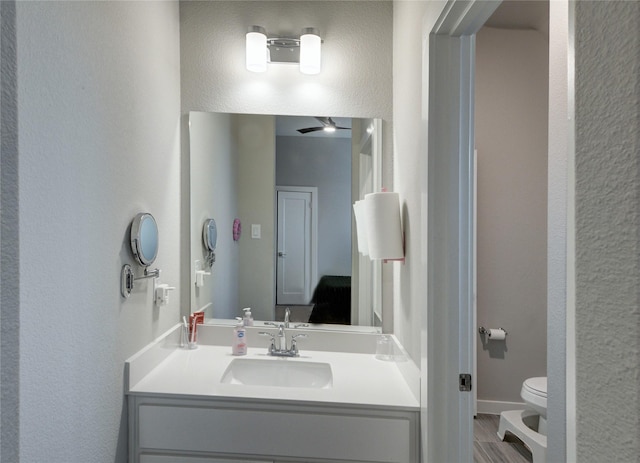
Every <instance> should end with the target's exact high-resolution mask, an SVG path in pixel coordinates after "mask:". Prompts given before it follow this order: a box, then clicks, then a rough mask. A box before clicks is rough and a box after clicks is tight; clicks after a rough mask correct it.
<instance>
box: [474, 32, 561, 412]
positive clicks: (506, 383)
mask: <svg viewBox="0 0 640 463" xmlns="http://www.w3.org/2000/svg"><path fill="white" fill-rule="evenodd" d="M548 48H549V43H548V41H547V40H546V37H545V35H543V33H541V32H538V31H534V30H511V29H496V28H488V27H484V28H482V29H481V30H480V31H479V32H478V34H477V36H476V74H475V91H476V93H475V123H476V125H475V130H476V148H477V150H478V162H477V168H478V196H477V201H478V203H477V205H478V219H477V221H478V228H477V230H478V239H477V246H478V250H477V265H478V270H477V272H478V276H477V278H478V282H477V285H478V286H477V297H478V325H479V326H480V325H483V326H485V327H487V328H496V327H500V326H502V327H504V328H505V329H506V330H507V331H508V333H509V335H508V337H507V340H506V341H504V342H486V338H483V337H482V336H478V359H477V361H478V377H477V382H476V385H477V391H478V400H495V401H507V402H521V401H522V399H521V398H520V388H521V387H522V382H523V381H524V380H525V379H527V378H530V377H532V376H546V375H547V368H546V357H547V343H546V331H547V125H548V122H547V121H548V104H547V101H548V85H549V77H548V76H549V64H548V63H549V58H548V55H549V53H548ZM482 341H484V343H483V342H482Z"/></svg>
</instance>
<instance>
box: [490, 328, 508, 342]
mask: <svg viewBox="0 0 640 463" xmlns="http://www.w3.org/2000/svg"><path fill="white" fill-rule="evenodd" d="M506 337H507V333H506V332H505V331H504V330H503V329H502V328H497V329H496V328H491V329H490V330H489V341H503V340H504V339H505V338H506Z"/></svg>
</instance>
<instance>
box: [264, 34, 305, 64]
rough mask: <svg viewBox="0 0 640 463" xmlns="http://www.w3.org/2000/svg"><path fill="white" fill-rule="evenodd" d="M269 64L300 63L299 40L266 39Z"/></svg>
mask: <svg viewBox="0 0 640 463" xmlns="http://www.w3.org/2000/svg"><path fill="white" fill-rule="evenodd" d="M267 48H268V49H269V55H268V56H269V59H268V60H267V61H268V62H269V63H281V64H298V63H299V62H300V39H290V38H280V37H278V38H268V39H267Z"/></svg>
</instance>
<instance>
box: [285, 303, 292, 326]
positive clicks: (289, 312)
mask: <svg viewBox="0 0 640 463" xmlns="http://www.w3.org/2000/svg"><path fill="white" fill-rule="evenodd" d="M290 317H291V310H290V309H289V307H287V308H286V309H284V327H285V328H289V318H290Z"/></svg>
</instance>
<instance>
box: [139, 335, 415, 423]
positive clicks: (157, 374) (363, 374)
mask: <svg viewBox="0 0 640 463" xmlns="http://www.w3.org/2000/svg"><path fill="white" fill-rule="evenodd" d="M235 358H246V359H262V360H265V361H272V362H305V361H307V362H309V361H311V362H326V363H329V364H330V365H331V369H332V372H333V386H332V387H330V388H326V389H314V388H299V387H275V386H268V387H267V386H249V385H239V384H224V383H222V382H221V379H222V376H223V374H224V373H225V370H226V369H227V367H228V366H229V364H230V363H231V361H232V360H233V359H235ZM130 381H132V382H134V381H135V384H130V386H129V390H128V392H127V393H128V394H133V395H161V396H171V397H174V398H194V397H198V398H214V397H229V398H237V399H254V400H274V401H303V402H322V403H329V404H351V405H362V406H368V407H374V408H378V407H380V408H386V409H388V408H397V409H402V410H410V411H417V410H419V409H420V404H419V403H418V401H417V399H416V398H415V396H414V394H413V393H412V392H411V390H410V388H409V386H408V385H407V383H406V382H405V380H404V378H403V376H402V374H401V373H400V371H399V369H398V365H396V363H395V362H387V361H382V360H378V359H376V357H375V355H373V354H362V353H349V352H325V351H312V350H308V351H305V350H304V349H303V348H301V352H300V357H298V358H277V357H271V356H269V355H267V353H266V349H265V348H262V347H254V348H251V347H250V348H249V352H248V355H246V356H242V357H234V356H232V355H231V348H230V347H229V346H219V345H200V346H198V348H197V349H194V350H189V349H184V348H176V349H173V350H172V352H171V353H169V354H168V355H167V356H166V357H165V358H164V359H163V360H161V361H160V362H159V363H158V364H157V365H156V366H155V367H153V368H152V369H151V370H150V371H149V372H148V373H146V374H144V375H142V376H141V377H140V379H139V380H135V379H133V377H131V376H130Z"/></svg>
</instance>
